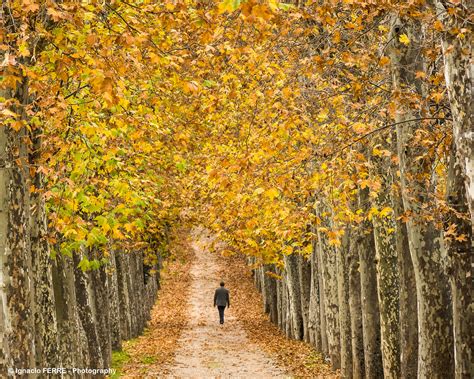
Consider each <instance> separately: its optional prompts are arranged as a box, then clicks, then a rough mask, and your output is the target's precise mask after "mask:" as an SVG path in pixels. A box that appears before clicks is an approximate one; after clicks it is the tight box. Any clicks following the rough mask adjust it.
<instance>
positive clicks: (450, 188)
mask: <svg viewBox="0 0 474 379" xmlns="http://www.w3.org/2000/svg"><path fill="white" fill-rule="evenodd" d="M461 171H462V167H461V164H460V163H459V156H458V155H457V154H456V145H453V150H452V154H451V161H450V165H449V170H448V185H447V200H448V204H449V205H450V206H451V207H452V208H453V210H454V211H451V212H450V214H449V216H448V218H447V220H446V221H445V223H446V228H447V229H449V228H450V227H451V226H452V225H455V234H454V235H450V236H448V257H449V279H450V283H451V292H452V299H453V304H452V307H453V331H454V359H455V376H456V378H466V379H467V378H473V377H474V362H473V358H474V357H473V354H472V349H473V343H472V342H473V337H472V335H473V331H474V314H473V309H474V298H473V286H472V284H473V275H474V272H473V263H474V261H473V256H474V249H473V246H472V244H473V233H472V225H471V223H470V221H469V218H468V217H466V215H467V214H468V213H469V209H468V207H467V201H466V187H465V186H464V183H463V180H462V175H461Z"/></svg>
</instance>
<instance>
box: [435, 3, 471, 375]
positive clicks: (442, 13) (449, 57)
mask: <svg viewBox="0 0 474 379" xmlns="http://www.w3.org/2000/svg"><path fill="white" fill-rule="evenodd" d="M431 2H432V3H433V4H434V7H435V12H436V15H437V16H438V18H439V19H440V20H441V22H442V23H443V24H444V28H445V30H446V31H445V32H444V33H443V35H442V48H443V58H444V77H445V81H446V88H447V90H448V94H449V103H450V107H451V113H452V115H453V137H454V142H455V144H456V154H457V159H458V160H457V162H458V164H459V166H460V170H459V175H460V176H461V177H462V178H463V181H464V185H465V192H464V193H465V198H466V202H467V205H468V209H469V211H470V214H471V225H474V113H473V112H474V93H473V88H474V65H473V63H472V43H473V40H472V25H471V30H470V31H468V33H467V35H466V36H465V37H461V36H459V35H458V33H457V32H456V33H455V32H453V30H461V31H462V30H463V29H465V28H469V26H468V21H467V20H469V19H470V17H472V14H473V13H474V4H473V2H472V1H466V2H462V3H461V4H460V6H458V7H456V6H454V7H453V8H454V9H455V12H454V13H450V12H448V9H447V8H451V7H452V5H450V4H449V3H447V2H446V1H444V0H431ZM452 3H454V4H455V3H456V2H454V1H452ZM456 369H458V367H457V364H456ZM459 369H460V370H461V372H462V370H463V369H462V368H461V367H459Z"/></svg>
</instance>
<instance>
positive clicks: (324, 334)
mask: <svg viewBox="0 0 474 379" xmlns="http://www.w3.org/2000/svg"><path fill="white" fill-rule="evenodd" d="M318 230H319V229H318V228H317V227H316V230H315V231H316V243H315V248H316V250H317V252H316V256H317V266H318V272H319V275H318V282H319V283H318V285H319V291H320V292H319V295H320V303H319V305H320V308H319V314H320V316H321V352H322V353H323V354H324V355H325V356H326V357H327V356H329V342H328V328H327V325H328V322H327V317H326V313H327V312H326V293H327V291H326V288H325V282H324V259H323V254H324V252H323V248H322V245H321V243H322V242H321V239H320V233H319V232H318Z"/></svg>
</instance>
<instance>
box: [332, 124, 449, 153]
mask: <svg viewBox="0 0 474 379" xmlns="http://www.w3.org/2000/svg"><path fill="white" fill-rule="evenodd" d="M423 120H442V121H453V120H452V119H451V118H446V117H444V118H441V117H421V118H412V119H410V120H404V121H399V122H395V123H393V124H387V125H384V126H381V127H380V128H377V129H374V130H372V131H370V132H368V133H366V134H364V135H363V136H361V137H359V138H357V139H355V140H354V141H352V142H351V143H349V144H347V145H346V146H344V147H343V148H342V149H341V150H339V151H338V152H337V153H338V154H340V153H342V152H343V151H344V150H346V149H347V148H348V147H351V146H353V145H355V144H356V143H357V142H359V141H362V140H363V139H365V138H367V137H369V136H371V135H372V134H375V133H377V132H380V131H382V130H385V129H388V128H391V127H393V126H397V125H400V124H406V123H407V122H414V121H423Z"/></svg>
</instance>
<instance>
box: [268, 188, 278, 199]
mask: <svg viewBox="0 0 474 379" xmlns="http://www.w3.org/2000/svg"><path fill="white" fill-rule="evenodd" d="M279 194H280V192H279V191H278V190H277V189H276V188H270V189H269V190H267V191H265V196H266V197H268V198H269V199H271V200H273V199H274V198H275V197H277V196H278V195H279Z"/></svg>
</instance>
